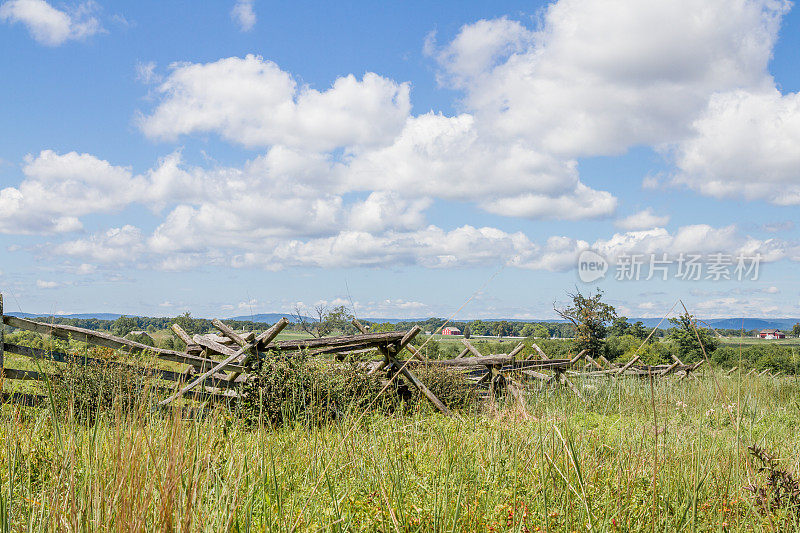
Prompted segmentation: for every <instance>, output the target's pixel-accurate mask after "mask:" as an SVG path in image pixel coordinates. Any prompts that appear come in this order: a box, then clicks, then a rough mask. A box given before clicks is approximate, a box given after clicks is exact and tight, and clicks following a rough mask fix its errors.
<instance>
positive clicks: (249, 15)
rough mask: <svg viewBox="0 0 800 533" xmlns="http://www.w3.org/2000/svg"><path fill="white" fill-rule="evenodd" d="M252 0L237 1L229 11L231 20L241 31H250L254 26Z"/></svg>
mask: <svg viewBox="0 0 800 533" xmlns="http://www.w3.org/2000/svg"><path fill="white" fill-rule="evenodd" d="M253 3H254V0H237V1H236V3H235V4H234V6H233V9H231V18H232V19H233V20H234V22H236V24H237V25H238V26H239V29H240V30H242V31H250V30H252V29H253V26H255V25H256V12H255V10H254V9H253Z"/></svg>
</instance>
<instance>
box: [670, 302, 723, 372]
mask: <svg viewBox="0 0 800 533" xmlns="http://www.w3.org/2000/svg"><path fill="white" fill-rule="evenodd" d="M669 321H670V322H671V323H672V324H673V326H674V327H673V328H672V329H670V331H669V340H670V342H671V343H672V344H673V346H674V347H675V351H676V352H677V353H678V357H679V358H680V359H681V360H683V362H684V363H690V362H694V361H699V360H700V359H702V358H703V351H704V350H705V353H706V355H709V356H710V355H711V354H712V353H713V352H714V350H716V349H717V347H718V346H719V340H718V339H717V338H716V337H715V336H713V335H712V334H711V333H710V332H709V331H708V330H707V329H703V328H698V327H697V321H696V320H695V318H694V317H693V316H692V315H690V314H689V313H683V314H681V315H680V316H679V317H678V318H670V319H669ZM698 336H699V337H700V340H699V341H698ZM700 343H702V346H701V344H700Z"/></svg>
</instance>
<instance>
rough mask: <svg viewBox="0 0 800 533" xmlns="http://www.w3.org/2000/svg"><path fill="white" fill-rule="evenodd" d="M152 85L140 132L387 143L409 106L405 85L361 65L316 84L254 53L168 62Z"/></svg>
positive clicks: (253, 142)
mask: <svg viewBox="0 0 800 533" xmlns="http://www.w3.org/2000/svg"><path fill="white" fill-rule="evenodd" d="M158 92H159V93H160V95H161V97H162V100H161V102H160V103H159V104H158V106H157V107H156V109H155V110H154V111H153V112H152V114H150V115H149V116H142V117H141V118H140V127H141V128H142V131H144V133H145V134H146V135H147V136H149V137H153V138H160V139H175V138H177V137H178V136H180V135H186V134H191V133H203V132H215V133H218V134H219V135H221V136H222V137H224V138H225V139H227V140H229V141H233V142H236V143H240V144H243V145H245V146H249V147H259V146H270V145H275V144H281V145H286V146H292V147H298V148H306V149H310V150H333V149H335V148H338V147H346V146H351V145H370V144H374V143H380V142H389V141H391V140H392V139H393V138H394V136H395V135H397V133H399V131H400V130H401V129H402V127H403V125H404V123H405V120H406V117H407V115H408V113H409V111H410V108H411V104H410V101H409V86H408V84H398V83H395V82H394V81H392V80H389V79H386V78H383V77H381V76H378V75H377V74H373V73H370V72H368V73H366V74H364V76H363V78H362V79H361V80H358V79H356V77H355V76H353V75H349V76H345V77H341V78H338V79H337V80H336V81H334V83H333V85H332V86H331V87H330V88H329V89H328V90H326V91H318V90H316V89H311V88H309V87H306V86H302V87H298V86H297V82H296V81H295V80H294V78H293V77H292V76H291V74H289V73H287V72H284V71H283V70H281V69H280V68H279V67H278V66H277V65H276V64H275V63H273V62H272V61H266V60H264V59H262V58H261V57H258V56H254V55H248V56H246V57H244V58H238V57H230V58H226V59H220V60H219V61H216V62H213V63H207V64H175V65H173V67H172V72H171V73H170V74H169V76H168V77H167V78H166V80H165V81H164V82H163V83H162V84H161V85H160V86H159V87H158Z"/></svg>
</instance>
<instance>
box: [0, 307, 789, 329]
mask: <svg viewBox="0 0 800 533" xmlns="http://www.w3.org/2000/svg"><path fill="white" fill-rule="evenodd" d="M6 314H7V315H12V316H16V317H20V318H37V319H43V318H48V317H51V316H52V317H55V318H77V319H83V320H87V319H97V320H116V319H118V318H119V317H121V316H123V315H121V314H119V313H73V314H67V315H52V314H46V313H39V314H37V313H22V312H18V311H7V312H6ZM126 316H135V315H126ZM283 317H286V319H287V320H289V321H290V322H297V317H295V316H294V315H293V314H292V313H259V314H256V315H240V316H234V317H229V318H227V319H225V320H242V321H252V322H261V323H266V324H274V323H275V322H277V321H278V320H280V319H281V318H283ZM303 318H304V319H305V320H308V321H309V322H314V321H315V319H314V318H312V317H308V316H304V317H303ZM362 320H363V321H365V322H373V323H382V322H388V323H390V324H397V323H398V322H425V321H426V320H428V319H427V318H363V319H362ZM481 320H483V321H484V322H496V321H501V320H506V321H508V322H550V323H559V322H564V320H554V319H530V320H521V319H513V318H483V319H481ZM660 320H661V319H660V318H629V319H628V322H630V323H631V324H632V323H634V322H638V321H641V322H642V323H643V324H644V325H645V326H647V327H649V328H653V327H656V326H657V325H658V322H659V321H660ZM704 321H705V322H706V323H707V324H708V325H710V326H711V327H713V328H719V329H739V328H741V327H742V322H743V321H744V330H745V331H750V330H753V329H757V330H761V329H781V330H791V329H792V326H794V325H795V324H797V323H798V322H800V318H747V317H745V318H710V319H705V320H704ZM454 322H462V323H463V322H467V323H469V322H472V320H471V319H455V320H454ZM661 327H662V328H664V329H669V328H671V327H672V324H671V323H670V322H669V321H668V320H665V321H664V323H663V324H661Z"/></svg>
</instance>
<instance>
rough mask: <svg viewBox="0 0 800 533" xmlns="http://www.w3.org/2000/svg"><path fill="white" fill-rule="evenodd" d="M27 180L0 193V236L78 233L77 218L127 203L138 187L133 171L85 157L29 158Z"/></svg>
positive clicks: (46, 155)
mask: <svg viewBox="0 0 800 533" xmlns="http://www.w3.org/2000/svg"><path fill="white" fill-rule="evenodd" d="M22 170H23V173H24V174H25V179H24V180H23V181H22V183H20V185H19V186H18V187H16V188H15V187H7V188H5V189H2V190H0V233H62V232H69V231H77V230H80V229H81V227H82V224H81V222H80V220H79V218H78V217H80V216H83V215H85V214H88V213H98V212H108V211H113V210H116V209H119V208H121V207H124V206H126V205H128V204H129V203H130V202H131V201H132V200H133V199H134V194H135V193H134V190H135V188H137V187H140V186H141V185H142V184H141V183H140V181H139V180H136V179H135V178H133V176H132V174H131V171H130V170H129V169H127V168H123V167H115V166H113V165H111V164H109V163H108V162H107V161H103V160H100V159H98V158H96V157H94V156H92V155H89V154H79V153H77V152H69V153H67V154H63V155H59V154H57V153H56V152H54V151H52V150H44V151H42V152H41V153H40V154H39V155H38V156H36V157H34V156H32V155H29V156H27V157H26V158H25V165H24V166H23V169H22Z"/></svg>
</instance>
